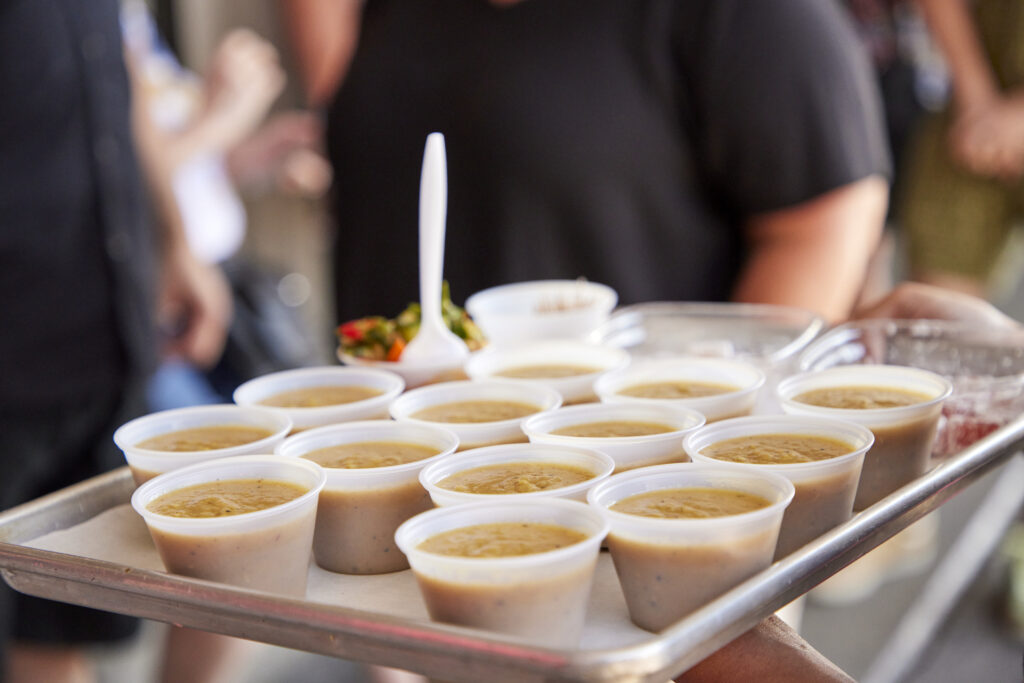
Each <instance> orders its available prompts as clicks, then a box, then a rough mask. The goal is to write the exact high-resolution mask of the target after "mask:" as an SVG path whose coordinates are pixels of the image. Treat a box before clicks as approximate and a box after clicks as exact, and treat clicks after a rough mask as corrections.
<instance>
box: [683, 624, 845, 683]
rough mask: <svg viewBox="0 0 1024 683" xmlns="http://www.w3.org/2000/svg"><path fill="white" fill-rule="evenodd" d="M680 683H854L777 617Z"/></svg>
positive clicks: (698, 667)
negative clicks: (733, 682)
mask: <svg viewBox="0 0 1024 683" xmlns="http://www.w3.org/2000/svg"><path fill="white" fill-rule="evenodd" d="M676 681H678V682H679V683H730V682H732V681H759V682H760V683H788V682H789V681H805V682H806V683H812V682H814V683H852V681H853V679H852V678H851V677H850V676H848V675H846V674H845V673H843V671H842V670H841V669H840V668H839V667H837V666H836V665H835V664H833V663H832V662H830V661H829V660H828V659H826V658H825V657H824V656H823V655H822V654H821V653H819V652H818V651H817V650H815V649H814V648H812V647H811V646H810V645H809V644H808V643H807V641H805V640H804V639H802V638H801V637H800V636H799V635H798V634H797V633H796V631H794V630H793V629H791V628H790V627H788V626H786V624H785V623H783V622H782V620H781V619H779V618H778V617H774V616H772V617H769V618H768V619H765V620H764V621H762V622H761V623H760V624H758V625H757V626H755V627H754V628H752V629H750V630H749V631H747V632H746V633H744V634H743V635H742V636H740V637H739V638H737V639H736V640H734V641H732V642H731V643H729V644H728V645H726V646H725V647H723V648H722V649H721V650H719V651H718V652H716V653H714V654H713V655H711V656H710V657H708V658H707V659H705V660H704V661H702V662H701V663H700V664H698V665H697V666H695V667H693V668H692V669H690V670H689V671H687V672H686V673H684V674H683V675H682V676H680V677H679V678H677V679H676Z"/></svg>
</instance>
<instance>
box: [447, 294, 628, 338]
mask: <svg viewBox="0 0 1024 683" xmlns="http://www.w3.org/2000/svg"><path fill="white" fill-rule="evenodd" d="M617 301H618V294H616V292H615V290H614V289H612V288H611V287H609V286H607V285H602V284H599V283H597V282H588V281H586V280H537V281H531V282H516V283H513V284H508V285H501V286H498V287H491V288H489V289H485V290H482V291H479V292H477V293H475V294H473V295H472V296H470V297H469V298H468V299H466V311H467V312H468V313H469V314H470V316H472V318H473V320H474V322H476V324H477V325H479V326H480V329H481V331H482V332H483V333H484V336H486V337H487V339H488V342H489V343H490V344H492V345H494V346H499V347H501V346H515V345H517V344H525V343H530V342H535V341H539V340H542V339H583V338H584V337H586V336H587V335H588V334H589V333H590V332H591V331H593V330H594V329H595V328H597V327H598V326H600V325H601V324H602V323H604V322H605V321H606V320H608V314H609V313H610V312H611V310H612V309H613V308H615V304H616V302H617Z"/></svg>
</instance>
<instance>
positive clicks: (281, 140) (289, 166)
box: [227, 111, 331, 197]
mask: <svg viewBox="0 0 1024 683" xmlns="http://www.w3.org/2000/svg"><path fill="white" fill-rule="evenodd" d="M323 135H324V131H323V123H322V122H321V121H320V118H319V117H318V116H316V115H315V114H313V113H312V112H308V111H287V112H282V113H280V114H275V115H273V116H271V118H270V119H269V120H268V121H267V122H266V123H265V124H264V125H263V126H261V127H260V128H259V130H257V131H256V132H255V133H253V134H252V135H251V136H249V137H248V138H246V139H245V140H243V141H242V142H241V143H239V144H238V145H236V146H235V147H234V148H233V149H232V150H231V151H230V153H229V154H228V157H227V163H228V170H229V172H230V173H231V177H232V179H233V180H234V181H235V182H236V184H238V185H239V186H240V187H247V188H256V189H258V190H263V189H266V188H268V187H274V188H276V189H278V190H280V191H283V192H285V193H287V194H291V195H299V196H304V197H319V196H320V195H322V194H323V193H324V192H326V191H327V188H328V186H329V185H330V184H331V166H330V163H329V162H328V161H327V159H326V158H325V157H324V155H323V153H322V152H321V148H322V146H323Z"/></svg>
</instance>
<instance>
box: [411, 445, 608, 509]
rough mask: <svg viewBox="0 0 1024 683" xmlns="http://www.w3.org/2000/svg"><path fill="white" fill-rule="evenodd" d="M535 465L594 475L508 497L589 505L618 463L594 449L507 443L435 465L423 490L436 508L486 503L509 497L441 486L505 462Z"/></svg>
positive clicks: (424, 474)
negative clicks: (591, 492)
mask: <svg viewBox="0 0 1024 683" xmlns="http://www.w3.org/2000/svg"><path fill="white" fill-rule="evenodd" d="M521 462H534V463H543V464H548V463H550V464H556V465H570V466H573V467H580V468H583V469H585V470H590V471H592V472H593V473H594V476H593V477H591V478H590V479H587V480H586V481H581V482H580V483H578V484H573V485H572V486H562V487H560V488H555V489H545V490H543V491H530V492H528V493H513V494H505V495H509V496H512V497H514V498H516V499H519V498H524V499H528V498H568V499H570V500H578V501H580V502H586V500H587V491H589V490H590V487H591V486H594V485H595V484H598V483H600V482H602V481H604V480H605V479H607V478H608V477H609V476H611V473H612V471H613V470H614V469H615V461H614V460H612V458H611V456H609V455H606V454H604V453H602V452H601V451H598V450H594V449H593V448H570V447H568V446H548V445H545V444H536V443H524V444H518V443H516V444H505V445H502V446H488V447H486V448H474V449H473V450H471V451H465V452H463V453H457V454H455V455H452V456H450V457H448V458H445V459H444V460H438V461H437V462H432V463H431V464H429V465H427V466H426V467H424V468H423V469H422V470H421V471H420V483H421V484H423V488H425V489H426V490H427V491H429V492H430V497H431V499H432V500H433V501H434V504H435V505H457V504H460V503H473V502H480V501H484V500H495V499H498V498H501V499H503V498H505V495H497V496H496V495H494V494H489V493H467V492H464V491H453V490H451V489H446V488H444V487H442V486H439V485H438V483H439V482H441V481H442V480H444V479H445V478H447V477H449V476H451V475H453V474H457V473H458V472H462V471H465V470H469V469H474V468H477V467H487V466H489V465H500V464H503V463H521Z"/></svg>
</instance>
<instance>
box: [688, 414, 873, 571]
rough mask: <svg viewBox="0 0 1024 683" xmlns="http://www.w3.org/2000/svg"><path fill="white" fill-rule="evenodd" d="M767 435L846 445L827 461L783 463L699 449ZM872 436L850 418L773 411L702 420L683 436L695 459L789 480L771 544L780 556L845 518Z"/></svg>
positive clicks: (695, 460) (690, 453)
mask: <svg viewBox="0 0 1024 683" xmlns="http://www.w3.org/2000/svg"><path fill="white" fill-rule="evenodd" d="M767 434H795V435H806V436H816V437H825V438H830V439H837V440H839V441H842V442H844V443H847V444H849V445H850V448H851V450H850V452H849V453H846V454H844V455H840V456H837V457H834V458H829V459H827V460H818V461H815V462H801V463H787V464H747V463H734V462H729V461H722V460H719V459H717V458H714V457H711V456H708V455H703V454H701V451H702V450H703V449H704V448H707V447H708V446H711V445H713V444H716V443H719V442H721V441H726V440H728V439H737V438H740V437H751V436H761V435H767ZM874 440H875V437H874V435H872V433H871V430H869V429H868V428H866V427H862V426H860V425H858V424H854V423H852V422H846V421H843V420H833V419H830V418H824V417H806V416H802V415H772V416H768V417H738V418H736V419H733V420H723V421H722V422H717V423H715V424H713V425H707V426H705V427H702V428H700V429H698V430H697V431H695V432H693V433H691V434H690V435H688V436H687V437H686V438H685V439H684V440H683V448H684V449H686V452H687V453H688V454H689V456H690V459H691V460H693V461H694V462H697V463H706V464H709V465H726V466H731V467H741V468H755V469H757V470H763V471H766V472H774V473H776V474H781V475H782V476H784V477H786V479H789V481H790V482H792V483H793V486H794V488H795V491H796V492H795V495H794V496H793V501H792V502H791V503H790V504H789V507H787V508H786V514H785V516H784V517H783V518H782V529H781V530H780V531H779V541H778V544H777V546H776V549H775V559H780V558H783V557H785V556H786V555H789V554H790V553H791V552H793V551H794V550H796V549H798V548H800V547H802V546H804V545H805V544H807V543H809V542H811V541H813V540H814V539H815V538H817V537H818V536H821V535H822V534H824V533H825V532H827V531H830V530H831V529H833V528H835V527H837V526H839V525H840V524H842V523H843V522H845V521H847V520H848V519H850V516H851V515H852V514H853V499H854V496H856V494H857V484H858V482H859V481H860V471H861V466H862V465H863V464H864V454H865V453H866V452H867V450H868V449H869V448H871V444H872V443H874Z"/></svg>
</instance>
